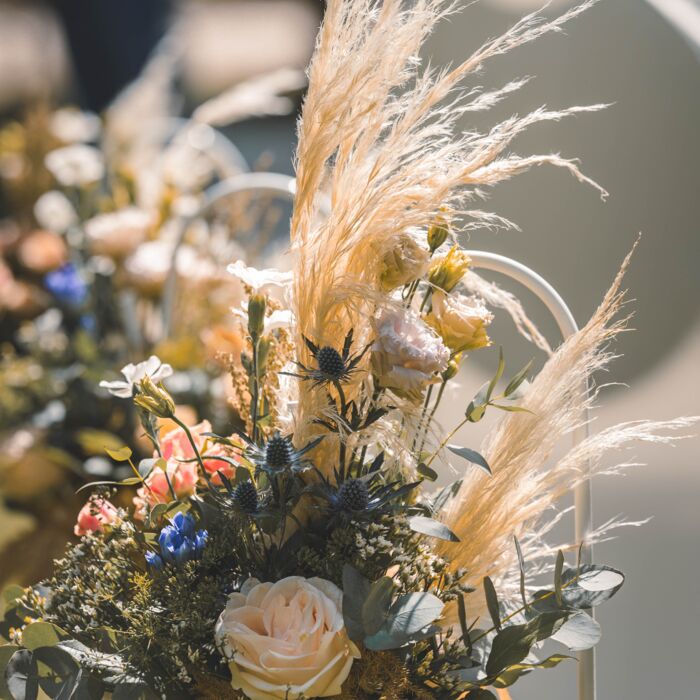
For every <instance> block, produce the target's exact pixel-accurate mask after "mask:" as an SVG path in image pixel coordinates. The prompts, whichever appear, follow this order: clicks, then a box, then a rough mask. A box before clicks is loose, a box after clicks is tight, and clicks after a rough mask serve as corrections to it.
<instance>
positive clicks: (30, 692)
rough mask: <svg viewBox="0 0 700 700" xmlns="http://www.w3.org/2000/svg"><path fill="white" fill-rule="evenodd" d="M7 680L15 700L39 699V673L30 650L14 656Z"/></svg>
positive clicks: (7, 670)
mask: <svg viewBox="0 0 700 700" xmlns="http://www.w3.org/2000/svg"><path fill="white" fill-rule="evenodd" d="M5 678H6V683H7V688H8V690H9V691H10V695H11V697H12V698H13V699H14V700H36V698H37V697H38V695H39V673H38V669H37V665H36V661H35V659H34V654H32V652H31V651H29V650H28V649H20V650H19V651H16V652H15V653H14V654H13V655H12V658H11V659H10V661H9V662H8V664H7V669H6V671H5Z"/></svg>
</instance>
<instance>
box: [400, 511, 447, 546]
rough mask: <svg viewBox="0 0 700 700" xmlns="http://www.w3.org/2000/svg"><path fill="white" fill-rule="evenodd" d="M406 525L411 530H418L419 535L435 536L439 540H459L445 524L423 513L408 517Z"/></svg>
mask: <svg viewBox="0 0 700 700" xmlns="http://www.w3.org/2000/svg"><path fill="white" fill-rule="evenodd" d="M408 526H409V527H410V528H411V530H413V532H418V533H420V534H421V535H428V536H429V537H437V538H438V539H439V540H447V541H448V542H459V537H457V535H455V533H454V532H452V530H450V528H449V527H447V525H445V524H444V523H441V522H439V521H437V520H433V519H432V518H427V517H426V516H424V515H414V516H413V517H412V518H409V519H408Z"/></svg>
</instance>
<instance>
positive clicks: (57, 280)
mask: <svg viewBox="0 0 700 700" xmlns="http://www.w3.org/2000/svg"><path fill="white" fill-rule="evenodd" d="M44 285H45V287H46V289H48V290H49V292H51V294H53V295H54V297H56V299H57V300H58V301H59V302H61V303H62V304H66V305H67V306H74V307H78V306H82V305H83V304H84V303H85V301H86V300H87V296H88V289H87V285H86V284H85V280H84V279H83V278H82V277H81V275H80V273H79V272H78V270H77V268H76V267H75V265H73V263H66V264H65V265H63V267H59V268H58V269H57V270H53V271H52V272H49V273H48V274H47V275H46V276H45V277H44Z"/></svg>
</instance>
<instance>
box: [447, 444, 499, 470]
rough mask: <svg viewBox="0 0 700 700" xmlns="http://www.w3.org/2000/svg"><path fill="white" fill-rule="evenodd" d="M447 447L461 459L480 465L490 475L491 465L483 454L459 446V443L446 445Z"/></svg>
mask: <svg viewBox="0 0 700 700" xmlns="http://www.w3.org/2000/svg"><path fill="white" fill-rule="evenodd" d="M447 449H448V450H449V451H450V452H452V453H453V454H456V455H457V456H458V457H461V458H462V459H466V460H467V462H471V463H472V464H476V465H477V466H479V467H481V468H482V469H483V470H484V471H485V472H486V473H487V474H488V475H489V476H491V473H492V472H491V467H490V466H489V463H488V462H487V461H486V459H485V458H484V457H483V455H480V454H479V453H478V452H477V451H476V450H471V449H469V448H468V447H460V446H459V445H447Z"/></svg>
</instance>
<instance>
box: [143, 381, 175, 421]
mask: <svg viewBox="0 0 700 700" xmlns="http://www.w3.org/2000/svg"><path fill="white" fill-rule="evenodd" d="M134 403H135V404H136V405H137V406H138V407H139V408H142V409H143V410H144V411H147V412H148V413H152V414H153V415H154V416H157V417H158V418H172V417H173V416H174V415H175V402H174V401H173V399H172V397H171V396H170V394H169V393H168V392H167V391H166V390H165V389H164V388H163V387H162V386H159V385H157V384H155V383H154V382H153V380H152V379H151V378H150V377H148V376H146V377H144V378H143V379H142V380H141V381H140V382H139V383H138V394H136V396H135V397H134Z"/></svg>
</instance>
